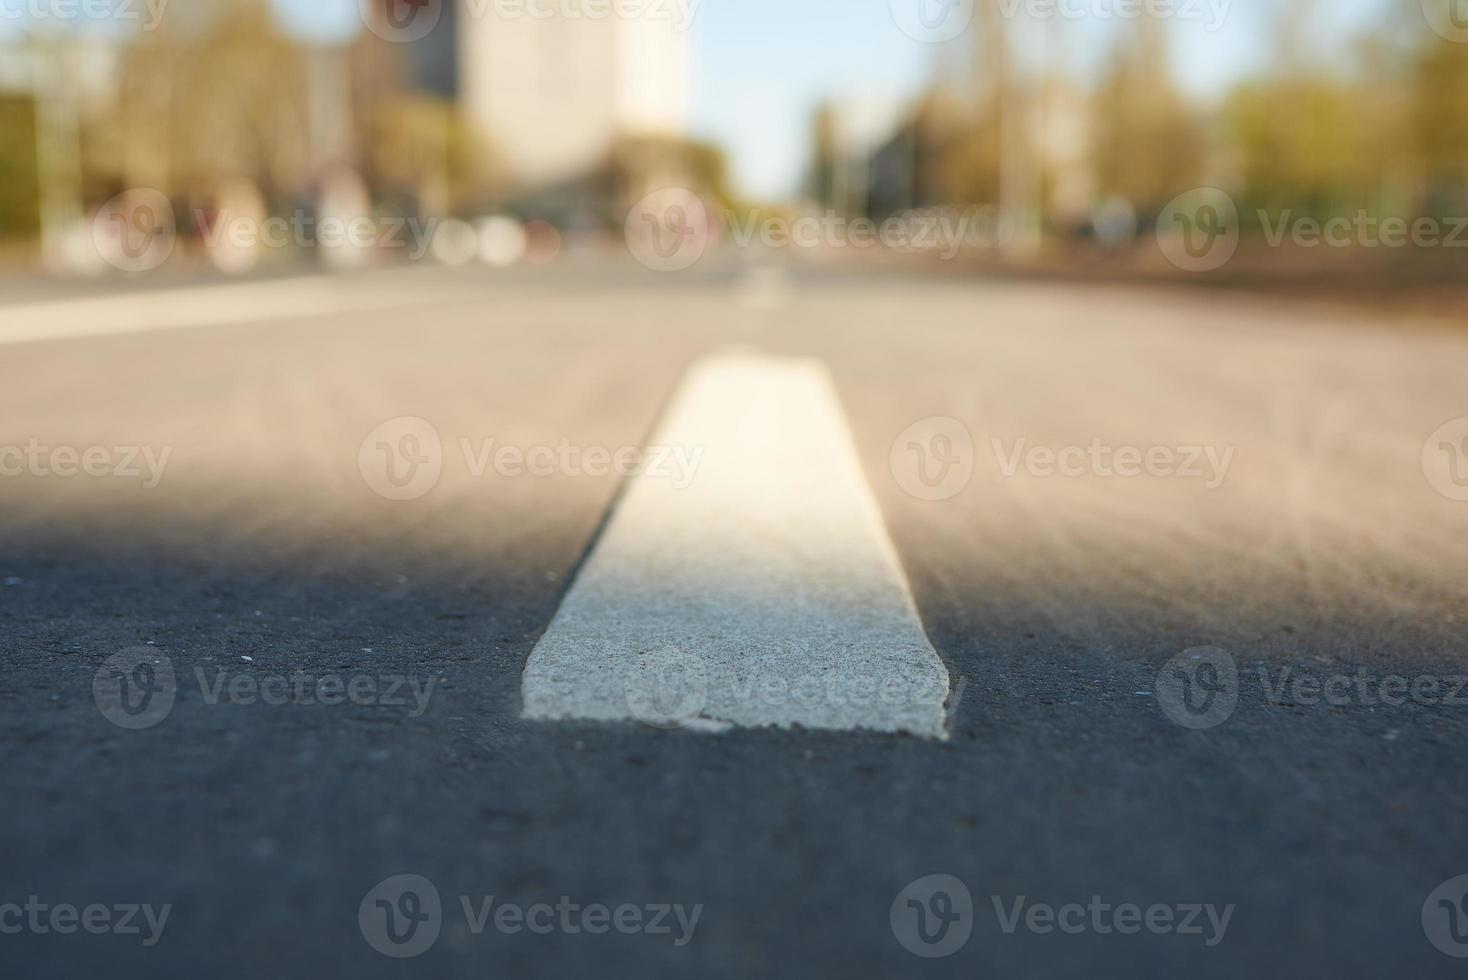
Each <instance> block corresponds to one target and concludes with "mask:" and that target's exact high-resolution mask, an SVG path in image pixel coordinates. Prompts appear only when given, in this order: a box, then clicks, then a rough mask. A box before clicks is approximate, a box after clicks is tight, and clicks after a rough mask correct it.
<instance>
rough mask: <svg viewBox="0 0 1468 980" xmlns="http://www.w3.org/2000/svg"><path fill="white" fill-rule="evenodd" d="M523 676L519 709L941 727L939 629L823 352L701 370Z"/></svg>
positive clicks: (549, 713) (944, 678)
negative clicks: (929, 630) (924, 608)
mask: <svg viewBox="0 0 1468 980" xmlns="http://www.w3.org/2000/svg"><path fill="white" fill-rule="evenodd" d="M652 444H653V445H656V446H667V447H672V448H673V449H674V450H675V451H681V452H682V453H683V454H684V456H683V458H684V460H685V461H687V460H693V461H696V464H697V465H696V468H695V469H694V470H693V475H692V480H691V482H688V481H686V480H685V479H681V478H680V475H685V476H686V472H685V469H686V468H680V467H678V466H674V465H668V466H666V467H664V468H657V467H655V466H654V467H650V468H649V469H648V470H647V471H646V472H643V473H641V474H639V475H637V476H635V477H633V478H632V479H631V482H630V483H629V484H628V485H627V487H626V490H625V493H624V494H623V496H622V498H621V500H620V501H619V502H618V503H617V504H616V505H615V506H614V508H613V510H612V513H611V515H610V518H609V520H608V523H607V525H606V526H605V528H604V530H603V532H602V534H601V537H600V538H599V539H598V541H597V543H596V545H595V546H594V548H593V550H592V553H591V554H590V556H589V557H588V558H587V560H586V562H585V564H584V565H583V566H582V568H581V570H580V573H579V574H578V575H577V577H576V581H575V582H574V583H573V584H572V586H571V590H570V592H569V593H568V594H567V596H566V599H565V601H564V602H563V603H562V605H561V608H560V609H559V610H558V611H557V613H556V615H555V618H554V619H553V620H552V622H551V625H550V627H549V629H548V630H547V631H546V634H545V636H544V637H542V639H541V640H540V642H539V643H538V644H537V645H536V647H535V649H534V650H533V651H532V652H531V654H530V659H529V663H528V664H527V665H526V668H525V674H524V678H523V694H524V703H525V714H526V716H527V717H530V718H539V719H570V718H574V719H588V720H599V721H619V720H629V719H630V720H640V721H643V722H646V723H648V724H651V725H656V726H677V725H688V726H692V727H696V728H702V729H722V728H727V727H729V726H731V725H737V726H749V727H762V726H780V727H790V726H795V725H800V726H804V727H806V728H812V729H868V730H873V731H878V732H910V733H913V734H916V735H922V736H928V737H932V738H945V737H946V730H945V728H944V712H943V705H944V702H945V700H946V699H947V697H948V672H947V670H946V669H945V668H944V666H943V663H942V661H941V660H940V659H939V657H938V655H937V653H936V652H935V651H934V650H933V647H932V645H931V644H930V643H929V642H928V639H927V636H926V635H925V634H924V632H923V628H922V624H921V622H920V621H919V619H918V614H917V609H916V606H915V605H914V603H913V599H912V594H911V592H910V591H909V589H908V585H907V581H906V579H905V577H904V576H903V573H902V570H901V566H900V565H899V564H898V561H897V556H896V553H895V552H894V550H893V548H892V544H891V541H890V540H889V538H888V536H887V532H886V528H885V526H884V525H883V523H882V517H881V513H880V511H879V510H878V509H877V506H876V502H875V500H873V498H872V495H871V491H870V489H869V488H868V487H867V485H866V481H865V478H864V476H863V474H862V471H861V467H860V464H859V463H858V461H857V456H856V451H855V448H854V446H853V445H852V441H851V435H850V433H849V431H848V430H847V427H846V422H845V419H844V417H843V415H842V412H841V408H840V405H839V402H838V400H837V397H836V393H835V390H834V388H833V387H832V385H831V382H830V379H829V377H828V376H827V375H826V372H825V370H824V369H823V368H822V367H821V366H820V364H819V363H817V362H813V361H801V360H788V359H787V360H781V359H775V358H768V357H760V356H754V355H743V354H739V355H733V354H728V355H720V356H718V357H714V358H711V359H709V360H706V361H704V362H702V363H701V364H699V365H698V366H696V367H695V368H694V370H693V371H692V372H691V373H690V375H689V377H688V378H687V379H686V380H685V382H684V384H683V386H682V389H681V391H680V392H679V394H678V395H677V396H676V397H675V399H674V401H673V404H672V406H671V408H670V409H669V412H668V414H667V417H666V419H665V421H664V423H663V425H662V426H661V428H660V431H659V432H658V433H657V434H656V436H655V437H654V438H653V440H652Z"/></svg>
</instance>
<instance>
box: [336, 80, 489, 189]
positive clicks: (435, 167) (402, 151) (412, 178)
mask: <svg viewBox="0 0 1468 980" xmlns="http://www.w3.org/2000/svg"><path fill="white" fill-rule="evenodd" d="M364 132H365V136H364V139H365V142H366V151H367V160H368V163H369V166H370V169H371V172H372V175H373V177H374V178H375V181H374V182H375V183H377V184H379V185H380V186H384V187H395V188H399V189H406V190H408V191H410V192H411V193H412V195H413V196H414V197H415V198H416V200H417V202H418V204H419V205H420V207H421V208H422V209H423V211H424V212H425V213H427V214H430V215H444V214H452V213H454V212H455V211H460V210H465V209H469V208H473V207H475V206H477V205H479V204H480V203H482V202H484V201H485V200H487V199H490V198H493V197H494V196H495V191H496V189H497V188H496V186H495V180H494V171H493V169H492V168H491V166H490V160H489V155H488V152H487V150H486V149H485V147H484V146H483V145H482V143H481V141H480V138H479V134H478V132H477V131H476V130H475V129H474V128H473V127H472V126H471V125H469V124H468V122H467V121H466V120H464V119H463V117H462V116H460V114H459V111H458V109H457V108H456V107H455V106H454V104H453V103H452V102H449V101H448V100H446V99H442V98H439V97H437V96H431V95H410V94H405V93H401V92H399V93H394V94H392V95H389V96H387V97H386V98H384V99H383V101H382V102H381V103H380V105H379V107H378V108H377V109H376V110H375V111H374V112H373V113H372V114H371V115H370V117H369V119H368V120H367V126H366V129H365V131H364Z"/></svg>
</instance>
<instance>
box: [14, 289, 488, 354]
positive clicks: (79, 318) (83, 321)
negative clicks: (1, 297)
mask: <svg viewBox="0 0 1468 980" xmlns="http://www.w3.org/2000/svg"><path fill="white" fill-rule="evenodd" d="M480 295H482V294H480ZM472 298H473V294H471V293H469V292H467V291H463V290H456V289H446V288H443V287H441V286H435V287H433V288H432V289H423V288H414V287H413V286H410V285H409V284H407V283H404V282H399V281H395V279H394V277H393V276H392V275H390V274H385V275H384V276H379V277H374V278H373V279H371V280H365V279H361V278H358V277H355V276H353V277H346V278H336V277H333V276H311V277H308V278H299V279H280V280H273V281H267V282H248V283H228V284H217V285H208V286H181V287H177V288H172V289H152V290H144V291H141V292H136V293H120V294H114V295H110V296H88V297H85V298H82V299H59V300H41V301H37V302H31V303H17V304H14V305H7V306H0V344H22V343H30V342H35V341H46V340H65V339H70V338H74V337H105V336H113V335H117V334H132V333H148V332H151V331H155V330H180V329H187V328H193V327H215V326H225V325H229V324H237V323H253V322H264V321H269V320H284V319H302V318H309V317H314V316H330V315H335V314H341V313H355V312H367V311H375V310H383V309H392V308H404V307H411V308H415V309H416V308H419V307H422V306H423V305H424V304H426V303H435V304H436V303H444V302H455V301H458V300H460V299H463V300H468V299H472Z"/></svg>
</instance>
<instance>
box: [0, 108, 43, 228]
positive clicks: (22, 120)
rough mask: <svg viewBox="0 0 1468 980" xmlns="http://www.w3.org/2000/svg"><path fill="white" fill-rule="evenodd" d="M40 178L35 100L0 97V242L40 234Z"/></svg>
mask: <svg viewBox="0 0 1468 980" xmlns="http://www.w3.org/2000/svg"><path fill="white" fill-rule="evenodd" d="M39 176H40V175H39V173H38V170H37V166H36V105H35V100H33V99H32V98H30V97H29V96H19V95H0V238H33V237H35V236H36V235H37V234H38V233H39V232H40V230H41V211H40V204H39V202H40V185H39V181H38V178H39Z"/></svg>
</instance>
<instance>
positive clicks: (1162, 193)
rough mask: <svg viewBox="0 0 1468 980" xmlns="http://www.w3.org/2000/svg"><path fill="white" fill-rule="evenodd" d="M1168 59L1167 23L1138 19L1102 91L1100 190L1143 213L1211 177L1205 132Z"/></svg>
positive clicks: (1098, 105)
mask: <svg viewBox="0 0 1468 980" xmlns="http://www.w3.org/2000/svg"><path fill="white" fill-rule="evenodd" d="M1167 53H1168V46H1167V32H1166V28H1165V26H1164V24H1163V23H1162V22H1161V21H1160V20H1158V19H1157V18H1155V17H1151V16H1143V17H1140V18H1138V19H1137V20H1136V21H1135V22H1133V24H1132V25H1131V27H1130V29H1128V30H1126V31H1124V32H1123V33H1122V34H1121V35H1120V36H1119V37H1118V39H1117V42H1116V47H1115V50H1114V52H1113V54H1112V59H1111V65H1110V67H1109V69H1108V70H1107V72H1106V74H1105V76H1104V78H1103V79H1102V82H1101V84H1100V86H1099V88H1098V90H1097V92H1096V107H1095V130H1094V133H1095V162H1096V177H1097V182H1098V190H1099V191H1100V192H1101V193H1102V194H1103V195H1106V196H1111V195H1118V196H1120V197H1123V198H1125V199H1126V200H1128V201H1130V202H1131V203H1132V204H1133V205H1134V206H1135V207H1136V208H1137V209H1138V210H1139V211H1146V210H1149V209H1153V208H1157V207H1160V206H1162V205H1163V204H1165V203H1166V202H1167V201H1168V200H1170V199H1171V198H1172V197H1174V196H1175V195H1177V194H1179V193H1181V192H1183V191H1185V190H1188V189H1190V188H1192V187H1195V186H1197V185H1198V183H1199V182H1200V181H1201V180H1202V178H1203V175H1204V159H1205V152H1204V151H1205V145H1204V134H1203V129H1202V126H1201V124H1200V122H1199V120H1198V119H1197V117H1196V116H1195V114H1194V112H1193V110H1192V108H1191V107H1190V106H1189V105H1188V104H1187V102H1186V101H1185V100H1184V99H1183V97H1182V95H1181V94H1180V93H1179V92H1178V90H1177V88H1176V87H1175V86H1174V85H1173V82H1172V78H1171V73H1170V72H1169V71H1168V65H1167Z"/></svg>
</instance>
